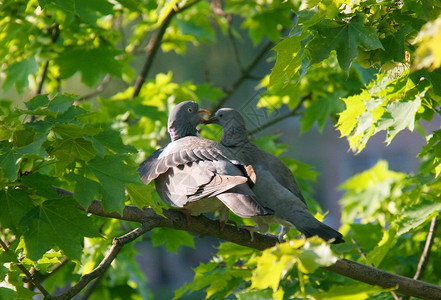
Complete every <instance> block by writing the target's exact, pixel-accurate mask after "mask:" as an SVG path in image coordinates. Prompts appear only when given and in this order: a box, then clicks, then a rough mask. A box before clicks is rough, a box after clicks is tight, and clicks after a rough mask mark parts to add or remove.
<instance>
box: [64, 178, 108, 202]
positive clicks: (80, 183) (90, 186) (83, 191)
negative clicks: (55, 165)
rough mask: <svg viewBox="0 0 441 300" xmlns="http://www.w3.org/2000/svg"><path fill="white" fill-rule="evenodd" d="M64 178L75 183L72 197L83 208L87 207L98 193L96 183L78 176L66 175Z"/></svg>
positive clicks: (98, 189) (98, 188) (97, 184)
mask: <svg viewBox="0 0 441 300" xmlns="http://www.w3.org/2000/svg"><path fill="white" fill-rule="evenodd" d="M66 178H67V179H68V180H70V181H75V182H76V184H75V189H74V197H75V199H77V201H78V202H79V203H80V204H81V205H82V206H83V207H85V208H87V207H89V205H90V203H92V201H93V197H95V195H96V194H98V193H99V191H100V185H99V183H98V182H96V181H94V180H91V179H89V178H86V177H84V176H82V175H79V174H73V173H71V174H67V175H66Z"/></svg>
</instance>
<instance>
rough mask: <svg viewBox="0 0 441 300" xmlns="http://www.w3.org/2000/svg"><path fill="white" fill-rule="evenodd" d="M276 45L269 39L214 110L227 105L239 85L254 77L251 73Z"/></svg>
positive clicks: (212, 109) (214, 106)
mask: <svg viewBox="0 0 441 300" xmlns="http://www.w3.org/2000/svg"><path fill="white" fill-rule="evenodd" d="M273 46H274V43H273V42H271V41H269V42H267V43H266V44H265V46H263V48H262V49H261V50H260V51H259V53H258V54H257V55H256V56H255V57H254V59H253V60H252V61H251V63H250V64H249V65H248V66H247V67H246V68H245V69H243V70H241V74H240V77H239V78H238V79H237V80H236V81H235V82H234V83H233V84H232V85H231V87H230V88H228V89H226V90H225V96H224V97H223V98H221V99H219V101H218V102H217V103H216V104H214V105H213V107H212V108H211V111H212V112H215V111H217V110H218V109H219V108H221V107H222V106H224V105H225V103H227V102H228V100H230V98H231V96H232V95H233V94H234V92H235V91H236V90H237V89H238V88H239V86H240V85H241V84H242V83H243V82H244V81H245V80H246V79H250V78H253V77H252V76H251V75H250V73H251V72H252V71H253V70H254V68H255V67H256V66H257V64H258V63H259V62H260V61H261V60H262V58H264V57H265V55H266V54H267V53H268V51H269V50H270V49H271V48H272V47H273Z"/></svg>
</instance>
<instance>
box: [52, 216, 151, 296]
mask: <svg viewBox="0 0 441 300" xmlns="http://www.w3.org/2000/svg"><path fill="white" fill-rule="evenodd" d="M154 227H155V226H154V224H153V222H145V223H143V224H142V225H141V226H139V227H137V228H135V229H134V230H132V231H130V232H129V233H127V234H125V235H123V236H120V237H117V238H114V239H113V244H112V247H111V248H110V250H109V252H107V254H106V256H105V257H104V259H103V260H102V261H101V263H100V264H99V265H98V267H96V268H95V269H93V270H92V271H91V272H90V273H87V274H84V275H83V276H81V279H80V280H79V281H78V282H77V284H75V285H74V286H73V287H71V288H70V289H69V290H68V291H67V292H65V293H63V294H61V295H59V296H48V297H47V299H71V298H72V297H73V296H75V295H77V294H78V293H79V292H81V290H83V289H84V288H85V287H86V286H87V284H89V282H91V281H92V280H93V279H95V278H98V277H100V276H101V275H102V274H104V272H105V271H106V270H107V269H108V268H109V267H110V264H111V263H112V262H113V261H114V260H115V258H116V256H117V255H118V253H119V251H121V249H122V247H123V246H124V245H125V244H127V243H130V242H132V241H133V240H135V239H136V238H138V237H139V236H141V235H143V234H144V233H146V232H147V231H150V230H151V229H152V228H154Z"/></svg>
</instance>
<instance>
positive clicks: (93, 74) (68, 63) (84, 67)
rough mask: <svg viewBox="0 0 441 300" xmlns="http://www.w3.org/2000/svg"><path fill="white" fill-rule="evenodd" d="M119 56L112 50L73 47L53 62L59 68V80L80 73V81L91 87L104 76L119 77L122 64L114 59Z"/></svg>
mask: <svg viewBox="0 0 441 300" xmlns="http://www.w3.org/2000/svg"><path fill="white" fill-rule="evenodd" d="M120 54H121V52H120V51H118V50H116V49H113V48H96V49H82V48H75V47H74V48H70V49H68V50H66V51H65V52H63V53H61V54H60V55H59V56H58V58H57V59H56V60H55V62H56V63H57V64H58V65H59V66H60V74H61V79H67V78H69V77H71V76H72V75H74V74H75V73H76V72H80V73H81V81H82V82H83V83H85V84H86V85H88V86H93V85H94V84H95V83H96V82H97V81H98V80H99V79H100V78H101V76H103V75H105V74H110V75H113V76H115V77H121V74H122V69H123V64H122V63H121V61H119V60H116V59H115V57H116V56H118V55H120Z"/></svg>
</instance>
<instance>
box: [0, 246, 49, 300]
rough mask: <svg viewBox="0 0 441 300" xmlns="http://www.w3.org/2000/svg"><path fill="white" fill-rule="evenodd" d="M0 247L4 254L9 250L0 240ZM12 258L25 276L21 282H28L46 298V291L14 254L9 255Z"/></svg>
mask: <svg viewBox="0 0 441 300" xmlns="http://www.w3.org/2000/svg"><path fill="white" fill-rule="evenodd" d="M0 246H1V247H2V248H3V249H4V250H5V252H9V248H8V246H7V245H6V243H5V242H3V240H2V239H0ZM12 257H13V259H14V263H15V264H16V265H17V267H18V268H19V269H20V270H21V271H22V272H23V274H25V276H26V277H25V278H23V281H26V280H28V281H30V282H32V284H33V285H34V286H35V287H36V288H37V289H38V290H39V291H40V292H41V293H42V294H43V295H44V296H47V295H49V293H48V292H47V291H46V289H45V288H44V287H43V286H42V285H41V284H40V282H39V281H38V280H37V279H36V278H35V277H34V276H32V274H31V273H30V272H29V271H28V270H27V269H26V268H25V267H24V266H23V265H22V264H21V263H20V262H19V261H18V260H17V258H16V257H15V255H14V254H11V258H12Z"/></svg>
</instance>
